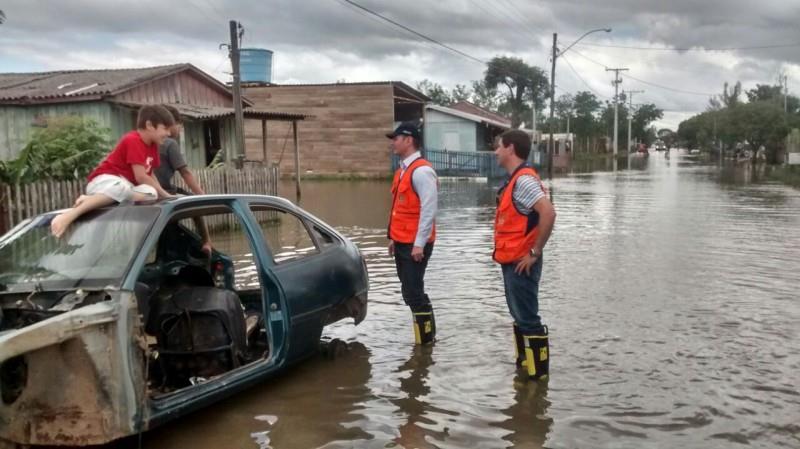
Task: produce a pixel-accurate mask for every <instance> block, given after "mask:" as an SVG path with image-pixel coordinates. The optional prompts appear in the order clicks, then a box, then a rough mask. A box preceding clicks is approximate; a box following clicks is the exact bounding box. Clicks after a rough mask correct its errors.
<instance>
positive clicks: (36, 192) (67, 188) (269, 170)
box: [0, 166, 280, 235]
mask: <svg viewBox="0 0 800 449" xmlns="http://www.w3.org/2000/svg"><path fill="white" fill-rule="evenodd" d="M193 172H194V174H195V176H196V177H197V180H198V181H199V182H200V185H201V186H203V189H204V190H205V191H206V193H209V194H229V193H230V194H254V195H277V194H278V179H279V177H280V176H279V174H280V172H279V171H278V168H277V167H276V166H273V167H248V168H247V169H246V170H232V169H218V170H193ZM174 181H175V183H176V185H178V186H180V187H183V188H185V189H187V187H186V185H185V184H184V183H183V179H181V178H180V176H176V177H175V179H174ZM85 190H86V181H85V180H72V181H40V182H34V183H30V184H25V185H19V184H17V185H9V184H0V235H2V234H3V233H5V232H6V231H8V230H9V229H11V228H12V227H13V226H14V225H16V224H17V223H19V222H20V221H22V220H24V219H25V218H28V217H32V216H35V215H38V214H41V213H44V212H49V211H53V210H58V209H64V208H68V207H70V206H72V204H73V203H74V201H75V199H76V198H77V197H78V196H79V195H81V194H82V193H83V192H85ZM187 190H188V189H187Z"/></svg>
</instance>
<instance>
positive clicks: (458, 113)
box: [425, 104, 511, 129]
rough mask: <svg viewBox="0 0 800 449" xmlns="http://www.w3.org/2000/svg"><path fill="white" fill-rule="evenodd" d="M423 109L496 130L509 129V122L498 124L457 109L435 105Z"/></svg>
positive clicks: (495, 121)
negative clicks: (481, 124)
mask: <svg viewBox="0 0 800 449" xmlns="http://www.w3.org/2000/svg"><path fill="white" fill-rule="evenodd" d="M425 107H426V108H427V109H431V110H434V111H438V112H441V113H443V114H449V115H452V116H454V117H460V118H463V119H465V120H469V121H471V122H475V123H485V124H487V125H490V126H495V127H497V128H502V129H509V128H511V123H509V122H499V121H497V120H492V119H489V118H486V117H481V116H479V115H475V114H469V113H467V112H463V111H459V110H458V109H453V108H447V107H444V106H437V105H435V104H428V105H425Z"/></svg>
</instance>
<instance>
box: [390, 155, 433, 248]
mask: <svg viewBox="0 0 800 449" xmlns="http://www.w3.org/2000/svg"><path fill="white" fill-rule="evenodd" d="M419 167H432V166H431V164H430V162H428V161H426V160H425V159H422V158H418V159H415V160H414V161H413V162H411V164H409V166H408V168H406V171H405V173H403V176H402V177H401V176H400V174H401V173H402V169H400V168H398V169H397V171H395V173H394V180H393V181H392V212H391V214H390V215H389V230H388V232H387V237H389V238H390V239H392V240H394V241H395V242H398V243H414V240H416V238H417V230H419V215H420V201H419V195H417V192H415V191H414V186H413V185H412V183H411V176H412V175H413V174H414V170H416V169H418V168H419ZM435 239H436V224H434V225H433V230H432V231H431V236H430V237H429V238H428V241H429V242H432V241H434V240H435Z"/></svg>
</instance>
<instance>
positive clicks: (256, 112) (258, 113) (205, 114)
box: [172, 104, 310, 121]
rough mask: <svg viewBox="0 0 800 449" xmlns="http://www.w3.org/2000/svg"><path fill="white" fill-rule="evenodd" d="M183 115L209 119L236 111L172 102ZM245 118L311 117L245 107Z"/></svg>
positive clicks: (229, 114)
mask: <svg viewBox="0 0 800 449" xmlns="http://www.w3.org/2000/svg"><path fill="white" fill-rule="evenodd" d="M172 106H175V109H177V110H178V112H180V113H181V115H183V116H186V117H190V118H193V119H197V120H208V119H215V118H221V117H230V116H233V115H234V113H235V111H234V109H233V108H225V107H220V106H195V105H191V104H172ZM242 112H243V114H244V118H254V119H266V120H283V121H295V120H305V119H306V118H308V117H310V116H309V115H305V114H293V113H288V112H278V111H268V110H265V109H253V108H245V109H244V110H243V111H242Z"/></svg>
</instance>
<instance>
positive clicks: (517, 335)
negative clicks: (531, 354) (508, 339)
mask: <svg viewBox="0 0 800 449" xmlns="http://www.w3.org/2000/svg"><path fill="white" fill-rule="evenodd" d="M514 343H515V344H516V345H515V347H514V350H515V351H514V352H515V354H516V355H517V361H516V363H517V367H520V366H524V365H525V340H524V339H523V338H522V332H520V331H519V328H518V327H517V324H516V323H514Z"/></svg>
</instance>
